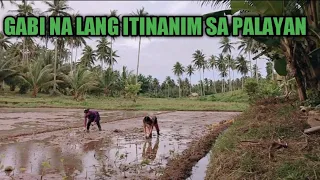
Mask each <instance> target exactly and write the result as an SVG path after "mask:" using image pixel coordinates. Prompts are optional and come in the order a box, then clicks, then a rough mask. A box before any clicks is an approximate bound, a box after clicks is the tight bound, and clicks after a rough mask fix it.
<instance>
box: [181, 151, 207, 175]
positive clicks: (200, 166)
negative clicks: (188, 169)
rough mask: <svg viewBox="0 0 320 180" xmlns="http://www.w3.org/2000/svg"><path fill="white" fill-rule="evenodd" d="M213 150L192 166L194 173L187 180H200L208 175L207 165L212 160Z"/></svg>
mask: <svg viewBox="0 0 320 180" xmlns="http://www.w3.org/2000/svg"><path fill="white" fill-rule="evenodd" d="M210 156H211V151H210V152H209V153H208V154H207V155H206V156H205V157H203V158H202V159H200V161H199V162H198V163H197V164H196V165H195V166H194V167H193V168H192V175H191V176H190V177H189V178H187V179H186V180H200V179H204V178H205V177H206V170H207V166H208V164H209V161H210Z"/></svg>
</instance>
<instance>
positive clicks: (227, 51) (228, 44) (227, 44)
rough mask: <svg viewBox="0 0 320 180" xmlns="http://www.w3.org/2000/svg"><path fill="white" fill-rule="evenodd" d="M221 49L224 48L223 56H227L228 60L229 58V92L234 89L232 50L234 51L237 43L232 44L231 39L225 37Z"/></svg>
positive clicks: (221, 42)
mask: <svg viewBox="0 0 320 180" xmlns="http://www.w3.org/2000/svg"><path fill="white" fill-rule="evenodd" d="M220 44H221V46H220V49H221V48H222V53H223V54H227V56H226V58H227V68H228V69H229V90H231V89H232V87H231V73H230V64H231V61H232V57H231V51H232V49H234V47H233V46H232V45H233V44H235V43H232V42H230V39H229V37H223V38H221V40H220Z"/></svg>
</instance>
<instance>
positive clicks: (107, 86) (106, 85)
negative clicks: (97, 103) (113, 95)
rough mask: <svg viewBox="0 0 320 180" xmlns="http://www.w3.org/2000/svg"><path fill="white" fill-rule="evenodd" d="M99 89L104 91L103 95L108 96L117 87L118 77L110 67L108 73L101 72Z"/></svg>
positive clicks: (98, 78) (99, 74)
mask: <svg viewBox="0 0 320 180" xmlns="http://www.w3.org/2000/svg"><path fill="white" fill-rule="evenodd" d="M97 80H98V87H99V88H100V89H102V90H103V94H104V95H105V96H106V95H108V94H109V93H110V90H111V89H112V87H113V86H114V85H115V83H116V80H117V76H116V73H115V72H114V71H112V69H111V67H108V69H107V70H106V71H99V73H98V76H97Z"/></svg>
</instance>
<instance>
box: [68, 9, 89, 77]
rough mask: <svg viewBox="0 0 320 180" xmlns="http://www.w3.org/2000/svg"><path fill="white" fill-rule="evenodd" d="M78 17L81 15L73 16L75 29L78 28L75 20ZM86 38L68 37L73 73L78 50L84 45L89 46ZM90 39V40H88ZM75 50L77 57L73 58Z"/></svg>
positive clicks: (75, 14)
mask: <svg viewBox="0 0 320 180" xmlns="http://www.w3.org/2000/svg"><path fill="white" fill-rule="evenodd" d="M77 16H80V14H79V13H78V12H77V13H74V14H71V19H72V27H73V28H74V29H75V28H76V21H75V19H76V17H77ZM85 38H88V37H82V36H68V37H66V39H67V40H66V41H67V44H68V46H69V47H70V49H71V59H70V64H71V65H70V69H71V71H73V70H72V69H73V64H74V62H76V61H77V53H78V48H81V47H82V45H84V46H85V45H87V43H86V40H85ZM88 39H90V38H88ZM74 49H76V52H75V56H73V55H74ZM73 57H74V58H73ZM73 59H74V60H73Z"/></svg>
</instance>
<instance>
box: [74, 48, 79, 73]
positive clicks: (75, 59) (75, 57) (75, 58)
mask: <svg viewBox="0 0 320 180" xmlns="http://www.w3.org/2000/svg"><path fill="white" fill-rule="evenodd" d="M77 54H78V47H76V54H75V56H74V63H75V67H74V69H76V64H77Z"/></svg>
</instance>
